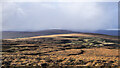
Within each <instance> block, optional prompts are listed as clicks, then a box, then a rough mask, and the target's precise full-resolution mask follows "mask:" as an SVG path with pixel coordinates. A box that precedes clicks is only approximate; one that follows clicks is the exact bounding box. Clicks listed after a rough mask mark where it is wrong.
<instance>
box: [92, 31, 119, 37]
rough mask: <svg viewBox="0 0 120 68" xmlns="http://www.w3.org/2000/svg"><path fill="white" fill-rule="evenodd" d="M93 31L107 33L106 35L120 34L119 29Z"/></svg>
mask: <svg viewBox="0 0 120 68" xmlns="http://www.w3.org/2000/svg"><path fill="white" fill-rule="evenodd" d="M92 33H99V34H106V35H112V36H120V35H119V33H120V31H119V30H98V31H95V32H92Z"/></svg>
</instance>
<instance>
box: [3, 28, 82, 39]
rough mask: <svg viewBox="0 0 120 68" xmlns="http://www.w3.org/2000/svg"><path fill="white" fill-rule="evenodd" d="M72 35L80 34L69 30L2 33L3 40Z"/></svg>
mask: <svg viewBox="0 0 120 68" xmlns="http://www.w3.org/2000/svg"><path fill="white" fill-rule="evenodd" d="M70 33H80V32H75V31H69V30H58V29H52V30H43V31H36V32H35V31H34V32H27V31H3V32H2V39H13V38H23V37H33V36H41V35H54V34H70Z"/></svg>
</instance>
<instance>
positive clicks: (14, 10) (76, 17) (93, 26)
mask: <svg viewBox="0 0 120 68" xmlns="http://www.w3.org/2000/svg"><path fill="white" fill-rule="evenodd" d="M2 9H3V12H2V21H3V23H2V29H3V31H39V30H47V29H67V30H74V31H96V30H107V29H117V28H118V3H117V2H4V3H3V7H2Z"/></svg>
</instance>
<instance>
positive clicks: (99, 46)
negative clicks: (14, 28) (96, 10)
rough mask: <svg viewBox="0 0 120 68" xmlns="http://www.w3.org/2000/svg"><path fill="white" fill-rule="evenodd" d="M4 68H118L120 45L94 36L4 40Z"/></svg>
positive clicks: (111, 40) (72, 35)
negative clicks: (105, 67) (30, 67)
mask: <svg viewBox="0 0 120 68" xmlns="http://www.w3.org/2000/svg"><path fill="white" fill-rule="evenodd" d="M2 42H3V43H2V48H3V50H2V52H1V53H2V66H41V67H48V68H49V67H55V66H58V67H60V66H62V67H63V66H118V62H119V59H118V58H119V54H118V49H120V48H119V42H118V40H114V39H112V38H111V39H110V38H109V37H107V38H106V37H102V36H97V35H96V36H95V35H94V36H93V35H89V36H86V35H78V34H77V35H75V34H71V35H70V34H67V35H56V36H45V37H40V36H39V37H32V38H25V39H24V38H22V39H8V40H7V39H6V40H2Z"/></svg>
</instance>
